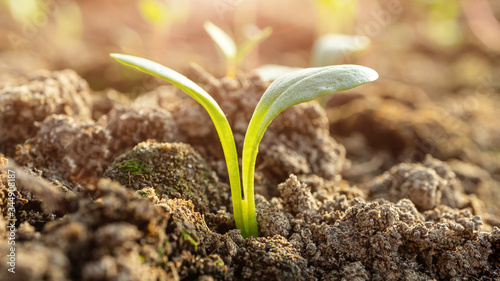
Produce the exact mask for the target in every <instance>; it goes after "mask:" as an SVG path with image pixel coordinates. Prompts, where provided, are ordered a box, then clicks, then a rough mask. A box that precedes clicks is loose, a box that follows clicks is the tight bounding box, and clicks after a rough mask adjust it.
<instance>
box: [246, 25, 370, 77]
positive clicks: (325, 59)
mask: <svg viewBox="0 0 500 281" xmlns="http://www.w3.org/2000/svg"><path fill="white" fill-rule="evenodd" d="M369 46H370V39H369V38H368V37H366V36H352V35H344V34H326V35H323V36H321V37H319V38H318V39H317V40H316V41H315V42H314V45H313V48H312V51H311V66H313V67H317V66H327V65H331V64H333V63H335V62H336V61H338V60H339V59H340V58H341V57H343V56H347V55H349V54H356V53H359V52H362V51H364V50H366V49H367V48H368V47H369ZM299 69H301V68H298V67H290V66H285V65H276V64H267V65H263V66H260V67H259V68H257V69H255V72H256V73H257V75H259V76H260V78H262V80H265V81H273V80H275V79H276V78H278V77H279V76H281V75H283V74H285V73H288V72H292V71H296V70H299Z"/></svg>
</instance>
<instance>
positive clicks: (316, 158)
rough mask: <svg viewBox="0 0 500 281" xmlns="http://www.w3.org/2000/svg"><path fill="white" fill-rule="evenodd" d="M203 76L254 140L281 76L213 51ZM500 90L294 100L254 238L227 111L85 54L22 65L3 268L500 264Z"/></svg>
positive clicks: (342, 271)
mask: <svg viewBox="0 0 500 281" xmlns="http://www.w3.org/2000/svg"><path fill="white" fill-rule="evenodd" d="M190 76H191V77H192V79H194V80H195V81H198V82H200V84H201V85H203V88H204V89H206V90H207V91H208V92H209V93H211V94H212V95H213V96H214V98H215V99H216V100H217V101H218V102H219V104H220V105H221V107H222V109H223V110H224V112H225V113H226V114H227V115H228V119H229V122H230V124H231V125H232V128H233V132H234V135H235V139H236V143H237V147H238V150H239V151H240V152H241V146H242V142H243V138H244V133H245V128H246V125H247V124H248V121H249V119H250V117H251V114H252V111H253V108H254V107H255V105H256V103H257V102H258V99H259V97H260V95H261V94H262V93H263V92H264V90H265V88H266V87H267V85H266V84H265V83H263V82H262V81H261V80H260V79H259V78H258V77H256V76H252V75H250V76H241V77H239V78H238V79H235V80H230V79H227V78H223V79H220V80H219V79H216V78H215V77H213V76H211V75H210V74H208V73H206V72H205V71H204V70H203V69H201V68H200V67H197V66H192V68H191V74H190ZM497 104H499V100H498V98H497V97H496V96H494V95H481V96H478V103H477V107H476V108H471V109H469V111H467V112H463V111H462V112H461V111H458V112H457V111H454V110H453V109H454V107H453V105H452V102H450V101H447V100H446V99H442V100H435V99H431V98H429V97H427V96H426V94H425V93H423V92H422V91H419V90H418V89H416V88H414V87H411V86H408V85H405V84H396V83H395V82H391V81H384V80H382V81H380V82H376V83H373V85H367V86H363V87H360V88H357V89H356V90H354V91H351V92H350V93H342V94H338V95H334V96H333V97H332V99H331V100H330V101H329V103H328V104H327V107H326V109H323V108H322V107H321V106H319V105H318V103H316V102H310V103H307V104H301V105H298V106H295V107H292V108H290V109H288V110H286V111H285V112H284V113H283V114H282V115H280V116H279V117H278V118H277V119H276V120H275V121H273V123H272V124H271V126H270V128H269V130H268V131H267V132H266V134H265V136H264V139H263V141H262V143H261V146H260V154H259V155H258V161H257V173H256V193H257V196H256V201H257V202H256V203H257V217H258V222H259V225H260V234H261V237H258V238H256V237H251V238H247V239H243V237H242V236H241V234H240V232H239V230H236V229H235V226H234V220H233V217H232V214H231V211H232V206H231V202H230V200H229V199H230V194H229V187H228V184H227V182H228V180H227V171H226V167H225V163H224V160H223V155H222V149H221V146H220V144H219V142H218V137H217V134H216V132H215V128H214V127H213V124H212V122H211V121H210V119H209V117H208V114H206V112H205V111H204V110H203V108H201V106H199V105H198V104H197V103H196V102H195V101H194V100H192V99H191V98H190V97H189V96H187V95H186V94H184V93H182V92H180V91H178V90H175V89H174V88H172V87H159V88H157V89H156V90H154V91H152V92H149V93H146V94H144V95H142V96H140V97H139V98H137V99H135V100H130V99H128V98H126V97H125V96H123V95H122V94H120V93H118V92H115V91H105V92H98V93H94V92H92V90H90V89H89V87H88V86H87V84H86V82H85V81H84V80H83V79H81V78H80V77H78V76H77V75H76V74H75V73H74V72H72V71H58V72H39V73H36V74H34V75H28V76H22V77H15V78H12V79H10V80H6V81H5V82H4V83H3V84H2V86H1V87H0V120H2V138H1V141H0V148H1V150H0V152H1V153H3V155H4V157H8V158H4V157H1V158H0V159H1V162H0V165H1V167H2V174H1V181H0V194H1V198H2V202H1V208H2V214H3V216H2V217H0V237H2V241H1V243H0V248H1V252H2V253H3V252H7V251H8V250H9V245H8V241H9V240H8V237H9V235H10V233H9V232H8V228H7V224H8V221H7V219H8V218H9V216H10V214H9V209H8V208H9V190H8V187H9V185H8V173H9V170H10V171H14V172H15V174H16V181H15V182H16V187H17V192H16V193H15V196H16V199H15V205H14V207H15V217H16V218H17V221H16V224H15V225H16V228H17V233H16V244H15V246H16V255H17V260H16V274H15V275H9V274H10V273H9V272H8V271H7V268H8V264H7V263H5V262H3V263H1V264H0V275H1V276H2V278H1V279H2V280H3V279H6V278H9V280H339V279H340V280H471V279H480V280H496V279H500V262H499V261H500V229H499V228H498V227H499V226H500V205H498V203H497V202H499V199H500V191H499V186H500V183H499V180H500V178H499V177H498V174H499V172H500V169H499V162H498V158H497V149H498V146H497V145H496V144H497V143H498V142H497V140H498V136H499V135H500V134H499V133H498V126H495V124H497V123H495V122H494V121H492V120H498V117H496V115H495V110H494V108H495V106H494V105H497ZM409 112H410V113H409ZM478 124H481V126H482V128H485V129H484V130H485V132H482V134H479V133H481V132H480V131H479V128H478V126H479V125H478ZM457 128H458V129H457ZM330 132H332V133H334V134H335V135H334V137H332V135H331V134H330ZM485 134H486V135H485ZM110 178H111V179H112V180H114V181H112V180H111V179H110ZM33 260H37V261H39V262H32V261H33Z"/></svg>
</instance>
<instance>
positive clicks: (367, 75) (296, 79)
mask: <svg viewBox="0 0 500 281" xmlns="http://www.w3.org/2000/svg"><path fill="white" fill-rule="evenodd" d="M111 56H112V57H113V58H115V59H116V60H118V61H119V62H121V63H123V64H125V65H128V66H132V67H135V68H137V69H139V70H141V71H143V72H145V73H148V74H151V75H154V76H157V77H159V78H162V79H164V80H166V81H168V82H170V83H172V84H173V85H174V86H176V87H178V88H179V89H181V90H182V91H184V92H185V93H187V94H188V95H190V96H191V97H193V98H194V99H195V100H196V101H197V102H199V103H200V104H201V105H202V106H203V107H204V108H205V110H206V111H207V112H208V114H209V115H210V117H211V119H212V121H213V123H214V125H215V128H216V130H217V133H218V135H219V138H220V142H221V144H222V149H223V151H224V157H225V160H226V165H227V169H228V174H229V181H230V185H231V195H232V201H233V213H234V220H235V223H236V227H237V228H238V229H240V230H241V233H242V235H243V237H245V238H246V237H249V236H258V235H259V232H258V225H257V218H256V212H255V200H254V173H255V163H256V159H257V153H258V148H259V144H260V141H261V140H262V137H263V136H264V132H265V131H266V129H267V128H268V126H269V124H271V121H272V120H273V119H274V118H275V117H276V116H278V114H280V113H281V112H282V111H284V110H285V109H287V108H289V107H291V106H293V105H296V104H299V103H303V102H307V101H311V100H313V99H316V98H318V97H321V96H324V95H326V94H328V93H332V92H338V91H344V90H348V89H351V88H354V87H356V86H359V85H362V84H365V83H368V82H371V81H374V80H376V79H377V78H378V74H377V72H375V71H374V70H372V69H370V68H367V67H364V66H359V65H334V66H327V67H316V68H306V69H301V70H298V71H294V72H291V73H288V74H285V75H283V76H281V77H279V78H278V79H276V80H275V81H274V82H273V83H272V84H271V85H270V86H269V87H268V88H267V90H266V91H265V92H264V94H263V95H262V98H261V99H260V101H259V103H258V104H257V106H256V108H255V111H254V113H253V115H252V118H251V120H250V123H249V125H248V129H247V132H246V135H245V140H244V143H243V155H242V183H243V186H241V183H240V173H239V165H238V154H237V150H236V144H235V140H234V137H233V133H232V130H231V127H230V126H229V122H228V121H227V118H226V116H225V114H224V112H223V111H222V109H221V108H220V106H219V105H218V104H217V102H216V101H215V100H214V99H213V98H212V97H211V96H210V95H209V94H208V93H207V92H205V91H204V90H203V89H202V88H201V87H200V86H198V85H197V84H196V83H194V82H192V81H191V80H189V79H188V78H186V77H185V76H183V75H181V74H179V73H177V72H175V71H174V70H172V69H170V68H167V67H165V66H163V65H161V64H158V63H156V62H153V61H150V60H147V59H144V58H139V57H135V56H129V55H122V54H111Z"/></svg>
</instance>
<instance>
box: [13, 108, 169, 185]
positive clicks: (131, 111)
mask: <svg viewBox="0 0 500 281" xmlns="http://www.w3.org/2000/svg"><path fill="white" fill-rule="evenodd" d="M150 138H153V139H157V140H159V141H173V140H176V139H178V137H177V127H176V125H175V123H173V121H172V117H171V115H170V113H168V112H166V111H164V110H163V109H158V108H151V109H136V108H123V107H119V106H116V107H115V108H114V109H112V110H111V111H110V112H109V113H108V114H107V115H105V116H103V117H101V119H100V120H98V121H97V122H94V121H92V120H88V119H80V118H74V117H71V116H68V115H52V116H50V117H49V118H47V119H46V120H45V121H43V122H42V123H41V124H40V125H39V130H38V132H37V134H36V135H35V136H34V137H32V138H30V139H28V140H27V141H26V142H25V143H24V145H22V146H19V147H18V150H17V153H16V160H17V161H18V162H19V163H22V164H23V165H24V166H27V167H32V168H37V169H39V170H41V171H43V176H44V177H45V178H48V179H50V180H52V179H59V180H61V179H63V180H64V183H65V184H67V185H69V186H73V185H74V183H76V182H78V181H84V182H93V181H95V180H96V179H98V178H99V177H101V176H102V174H103V173H104V171H105V169H106V168H107V167H108V165H109V164H110V162H111V160H112V159H113V158H115V157H116V156H118V155H119V154H121V153H123V152H125V151H127V150H129V149H131V148H132V147H134V145H136V144H137V143H139V142H141V141H145V140H147V139H150Z"/></svg>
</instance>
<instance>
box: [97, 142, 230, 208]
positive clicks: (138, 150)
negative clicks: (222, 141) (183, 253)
mask: <svg viewBox="0 0 500 281" xmlns="http://www.w3.org/2000/svg"><path fill="white" fill-rule="evenodd" d="M105 176H107V177H109V178H111V179H113V180H116V181H118V182H120V183H121V184H123V185H125V186H127V187H129V188H133V189H135V190H141V189H143V188H149V187H152V188H154V190H155V192H156V195H157V196H158V197H159V198H160V199H161V198H182V199H186V200H191V201H192V202H193V204H194V206H195V210H196V211H199V212H202V213H204V212H207V211H215V210H216V209H217V208H218V207H220V206H223V205H226V204H227V200H228V198H229V193H228V191H227V190H223V192H224V193H225V194H221V192H220V187H219V181H218V179H217V177H216V175H215V172H213V171H212V170H211V169H210V168H209V167H208V165H207V163H206V162H205V161H204V160H203V158H202V157H201V156H200V155H199V154H198V153H197V152H196V151H194V150H193V148H192V147H191V146H190V145H188V144H183V143H157V142H155V141H146V142H142V143H140V144H138V145H137V146H136V147H134V148H133V149H132V150H131V151H129V152H128V153H125V154H123V155H121V156H120V157H118V158H117V159H115V161H114V162H113V163H112V164H111V165H110V167H109V168H108V170H107V171H106V173H105Z"/></svg>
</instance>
